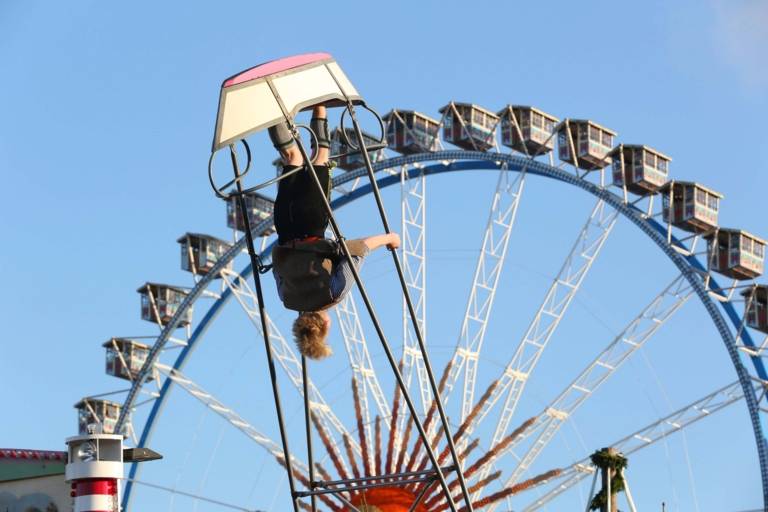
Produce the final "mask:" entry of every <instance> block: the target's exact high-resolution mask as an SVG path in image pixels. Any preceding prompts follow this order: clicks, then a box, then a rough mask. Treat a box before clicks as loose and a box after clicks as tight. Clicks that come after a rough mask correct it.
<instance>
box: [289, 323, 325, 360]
mask: <svg viewBox="0 0 768 512" xmlns="http://www.w3.org/2000/svg"><path fill="white" fill-rule="evenodd" d="M326 338H328V324H326V323H325V318H324V317H323V315H322V314H320V313H319V312H317V311H310V312H308V313H302V314H300V315H299V317H298V318H297V319H296V320H295V321H294V322H293V339H294V341H295V342H296V347H297V348H298V349H299V352H301V353H302V354H303V355H304V356H306V357H308V358H310V359H323V358H325V357H328V356H329V355H331V354H332V353H333V351H332V350H331V347H330V345H328V343H326V341H325V340H326Z"/></svg>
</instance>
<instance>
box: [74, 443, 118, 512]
mask: <svg viewBox="0 0 768 512" xmlns="http://www.w3.org/2000/svg"><path fill="white" fill-rule="evenodd" d="M67 446H68V459H67V467H66V479H67V481H68V482H71V483H72V491H71V496H72V498H74V507H73V509H72V510H73V512H120V490H119V486H118V480H119V479H120V478H123V436H117V435H109V434H90V435H84V436H76V437H70V438H69V439H67Z"/></svg>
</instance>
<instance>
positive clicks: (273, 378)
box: [229, 144, 299, 512]
mask: <svg viewBox="0 0 768 512" xmlns="http://www.w3.org/2000/svg"><path fill="white" fill-rule="evenodd" d="M229 156H230V158H231V159H232V170H233V172H234V173H235V180H236V185H237V192H238V195H237V204H238V206H239V207H240V215H241V217H242V219H243V228H244V229H245V241H246V244H247V245H248V256H250V259H251V267H252V268H253V283H254V285H255V286H256V297H257V299H258V301H259V317H260V318H261V331H262V335H263V337H264V350H265V351H266V353H267V363H268V365H269V378H270V383H271V384H272V396H273V397H274V401H275V409H276V412H277V425H278V427H279V428H280V441H281V442H282V445H283V459H284V460H285V470H286V472H287V473H288V486H289V487H290V489H291V503H292V504H293V510H294V512H299V501H298V499H297V497H296V482H295V481H294V476H293V465H292V462H291V452H290V450H289V449H288V436H287V435H286V432H285V422H284V421H283V408H282V406H281V405H280V390H279V388H278V384H277V372H276V371H275V361H274V358H273V357H272V345H271V344H270V343H269V330H268V327H267V313H266V311H265V309H264V295H263V293H262V290H261V274H260V273H259V260H258V257H257V256H256V248H255V247H254V245H253V233H251V221H250V219H249V218H248V212H247V210H246V208H245V198H244V197H243V194H242V191H243V186H242V183H241V180H240V179H239V178H240V169H239V166H238V164H237V154H236V153H235V146H234V145H232V144H230V146H229Z"/></svg>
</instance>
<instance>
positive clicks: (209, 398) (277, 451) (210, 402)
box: [155, 363, 307, 472]
mask: <svg viewBox="0 0 768 512" xmlns="http://www.w3.org/2000/svg"><path fill="white" fill-rule="evenodd" d="M155 366H156V367H157V369H158V371H160V373H162V374H163V375H165V376H166V377H168V378H169V379H171V380H172V381H173V382H174V383H175V384H176V385H177V386H180V387H181V388H182V389H184V390H185V391H187V392H188V393H189V394H190V395H192V396H193V397H194V398H196V399H197V400H199V401H200V402H202V403H203V404H204V405H205V406H206V407H208V408H209V409H210V410H212V411H213V412H215V413H216V414H218V415H219V416H221V417H222V418H224V420H226V421H227V422H228V423H229V424H230V425H232V426H233V427H235V428H236V429H238V430H239V431H241V432H242V433H243V434H245V435H246V436H248V437H249V438H250V439H251V440H253V441H254V442H256V444H258V445H259V446H261V447H262V448H264V449H266V450H267V451H268V452H269V453H271V454H272V455H274V456H275V457H278V458H282V457H283V449H282V448H281V447H280V446H279V445H278V444H277V443H275V442H274V441H272V440H271V439H270V438H269V437H267V436H266V435H264V434H262V433H261V432H259V431H258V430H256V427H254V426H253V425H251V424H250V423H248V422H247V421H246V420H244V419H243V418H242V416H240V415H239V414H238V413H237V412H235V411H234V410H233V409H231V408H230V407H227V406H226V405H224V404H223V403H221V402H220V401H219V400H218V399H217V398H216V397H215V396H213V395H212V394H211V393H209V392H207V391H205V390H204V389H203V388H201V387H200V386H199V385H197V384H196V383H195V382H194V381H193V380H192V379H190V378H189V377H186V376H185V375H183V374H182V373H181V372H180V371H178V370H174V369H173V368H172V367H170V366H167V365H164V364H160V363H156V364H155ZM291 461H293V463H294V464H295V465H296V467H298V468H299V469H300V470H302V471H304V472H306V471H307V466H306V464H304V463H303V462H302V461H301V460H299V459H297V458H296V457H295V456H293V455H292V456H291Z"/></svg>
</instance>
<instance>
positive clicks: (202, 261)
mask: <svg viewBox="0 0 768 512" xmlns="http://www.w3.org/2000/svg"><path fill="white" fill-rule="evenodd" d="M176 241H177V242H178V243H179V244H180V245H181V269H182V270H186V271H187V272H192V273H193V274H195V275H206V274H208V273H209V272H210V271H211V269H212V268H213V266H214V265H215V264H216V262H217V261H219V259H220V258H221V257H222V256H223V255H224V253H226V252H227V251H228V250H229V248H230V247H232V246H231V245H230V244H228V243H227V242H225V241H224V240H220V239H218V238H216V237H213V236H209V235H202V234H200V233H185V234H184V236H182V237H181V238H179V239H178V240H176Z"/></svg>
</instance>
